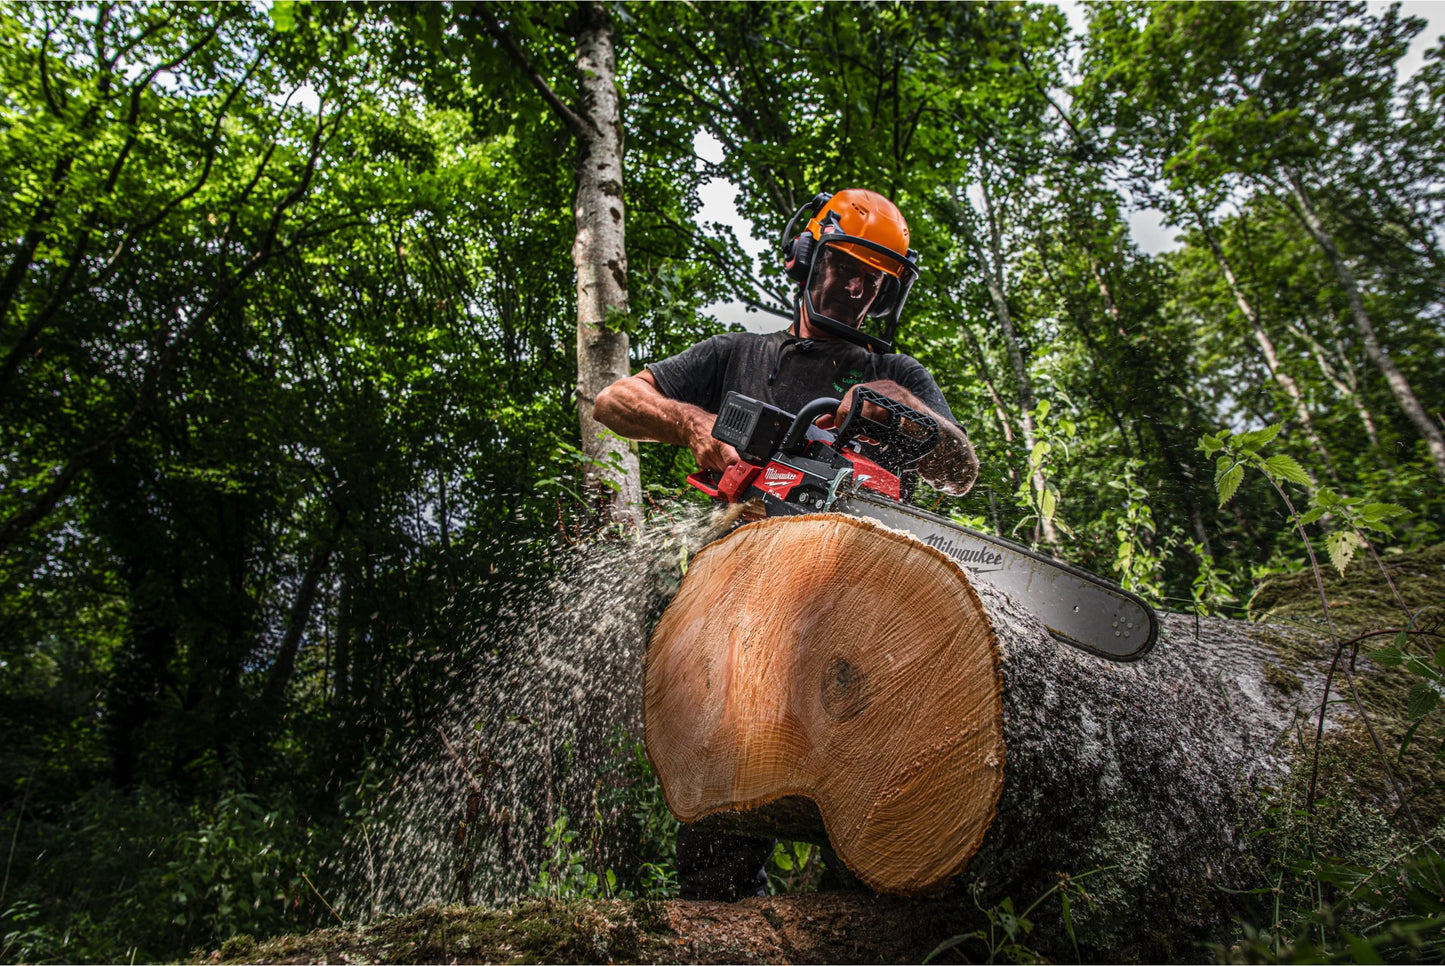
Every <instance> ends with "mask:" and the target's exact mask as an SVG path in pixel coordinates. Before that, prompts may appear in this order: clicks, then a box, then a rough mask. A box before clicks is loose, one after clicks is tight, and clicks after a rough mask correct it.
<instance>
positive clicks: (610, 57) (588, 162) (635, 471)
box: [477, 0, 642, 521]
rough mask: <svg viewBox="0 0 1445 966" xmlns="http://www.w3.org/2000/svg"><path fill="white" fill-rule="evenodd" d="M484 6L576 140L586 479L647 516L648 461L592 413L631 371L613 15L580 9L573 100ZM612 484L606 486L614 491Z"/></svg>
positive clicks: (615, 503)
mask: <svg viewBox="0 0 1445 966" xmlns="http://www.w3.org/2000/svg"><path fill="white" fill-rule="evenodd" d="M477 16H479V17H480V18H481V20H482V23H483V26H484V28H485V29H486V31H487V32H488V33H489V34H491V36H492V38H493V39H494V40H496V41H497V43H498V44H500V45H501V47H502V49H503V50H504V51H505V52H506V53H507V56H508V57H510V58H511V59H512V61H513V63H515V64H516V65H517V66H518V67H519V68H520V69H521V71H522V72H523V73H524V74H525V75H526V77H527V79H528V80H529V81H530V82H531V83H532V86H533V87H535V88H536V89H537V92H538V93H539V94H541V95H542V99H543V100H544V101H546V102H547V105H548V106H549V107H551V109H552V113H553V114H554V115H555V116H556V117H557V119H558V120H560V121H561V122H562V123H563V124H564V125H565V126H566V127H567V130H568V131H569V132H570V133H571V135H572V136H573V137H574V138H576V140H577V163H576V168H575V170H574V176H575V179H576V188H577V193H576V196H575V197H574V199H573V215H574V217H575V219H576V224H577V235H576V238H575V239H574V240H573V242H572V264H573V266H574V267H575V268H576V270H577V421H578V424H579V426H580V428H581V432H582V453H583V455H584V456H585V457H586V458H587V466H586V467H585V470H584V472H585V475H586V479H587V482H588V484H589V486H588V489H589V490H590V489H594V488H595V489H596V490H597V492H598V496H599V497H600V498H602V500H603V502H606V503H608V504H610V507H611V511H612V516H613V518H614V519H618V520H632V521H635V520H637V519H639V517H640V514H641V505H642V470H641V467H640V465H639V463H638V460H637V453H636V452H634V450H633V448H632V445H631V444H630V443H629V442H628V441H627V440H625V439H623V438H621V437H620V436H618V435H617V434H615V433H613V432H611V431H610V430H608V429H607V428H606V427H605V426H603V425H602V424H601V423H599V422H598V421H597V420H595V419H593V418H592V404H593V403H594V402H595V401H596V399H597V394H598V393H599V392H601V391H602V390H603V389H605V388H606V387H607V386H610V385H611V384H612V383H614V382H616V381H617V380H618V379H621V378H623V377H624V376H627V375H629V374H630V373H631V367H630V365H629V361H628V354H627V332H626V331H625V330H623V329H621V328H618V326H619V325H620V323H621V320H622V319H624V318H625V317H626V315H627V311H628V304H627V249H626V230H625V229H626V218H625V212H624V207H623V195H622V184H623V182H622V161H623V145H622V102H621V98H620V97H619V94H618V81H617V53H616V47H615V44H614V42H613V35H612V17H611V15H610V14H609V13H608V11H607V7H606V6H605V5H604V4H602V3H600V2H596V0H590V2H587V3H583V4H580V5H579V6H578V9H577V19H578V23H579V27H578V30H577V64H576V66H577V90H578V94H579V95H580V101H581V103H580V104H579V105H577V110H573V109H572V107H569V106H568V105H567V104H566V103H565V102H564V101H563V100H562V99H561V98H560V97H559V96H558V95H557V92H556V91H554V90H553V89H552V86H551V85H550V84H548V83H547V80H546V78H544V77H543V76H542V75H541V73H539V72H538V70H537V68H536V67H535V66H534V65H533V64H532V62H531V61H530V60H529V59H528V58H527V55H526V54H525V53H524V52H523V51H522V49H521V47H519V46H518V45H517V42H516V40H515V39H514V38H513V37H512V35H511V34H510V33H508V32H507V31H506V30H504V29H503V28H502V26H501V24H500V23H499V22H498V21H497V19H496V17H495V16H494V15H493V13H492V11H491V10H490V8H489V6H488V5H479V6H478V8H477ZM609 490H610V493H608V492H606V491H609Z"/></svg>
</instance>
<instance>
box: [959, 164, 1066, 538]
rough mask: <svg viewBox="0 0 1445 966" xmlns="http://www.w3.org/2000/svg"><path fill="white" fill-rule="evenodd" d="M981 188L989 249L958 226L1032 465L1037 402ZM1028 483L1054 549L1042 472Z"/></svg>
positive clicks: (991, 212)
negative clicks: (979, 274) (989, 313)
mask: <svg viewBox="0 0 1445 966" xmlns="http://www.w3.org/2000/svg"><path fill="white" fill-rule="evenodd" d="M980 185H981V191H982V195H983V208H984V217H985V219H986V220H987V221H988V239H989V241H988V247H987V248H985V247H984V245H983V244H982V242H981V240H980V239H979V237H978V235H977V233H975V232H974V231H973V227H972V226H971V225H970V224H969V223H968V219H967V218H960V219H959V224H960V226H961V227H962V229H963V234H964V240H965V241H966V242H967V243H968V246H969V249H970V250H971V252H972V254H973V257H974V258H976V259H977V260H978V262H979V265H980V267H981V268H982V269H983V279H984V284H985V286H987V288H988V295H989V299H990V300H991V301H992V302H993V309H994V314H995V315H996V316H998V324H999V327H1000V328H1001V329H1002V330H1003V337H1004V344H1005V345H1006V346H1008V357H1009V363H1010V365H1012V367H1013V372H1014V383H1015V385H1016V386H1017V387H1018V403H1019V424H1020V426H1021V428H1022V430H1023V437H1024V447H1025V448H1026V449H1027V450H1028V452H1029V463H1032V462H1033V451H1034V447H1035V445H1037V443H1038V433H1037V431H1036V430H1035V427H1034V407H1035V406H1036V405H1037V400H1036V399H1035V398H1034V384H1033V380H1032V379H1031V378H1030V377H1029V370H1028V366H1027V364H1026V363H1025V362H1024V355H1023V348H1022V346H1021V345H1020V344H1019V339H1018V332H1017V331H1016V330H1015V329H1014V322H1013V313H1012V312H1011V311H1010V310H1009V306H1008V294H1007V292H1006V291H1005V290H1004V281H1003V232H1002V228H1001V226H1000V225H999V221H998V212H997V211H996V210H995V208H994V205H993V198H992V197H991V196H990V195H989V192H988V186H987V184H986V183H982V182H981V183H980ZM1029 481H1030V483H1031V484H1032V486H1033V488H1034V493H1035V494H1037V496H1036V499H1037V501H1038V503H1039V526H1038V535H1039V536H1042V538H1043V542H1044V543H1046V544H1048V545H1049V546H1051V547H1057V546H1058V545H1059V528H1058V526H1057V525H1056V524H1055V523H1054V519H1053V515H1052V514H1045V513H1044V512H1043V510H1042V507H1043V498H1044V492H1045V487H1046V481H1045V479H1044V474H1043V471H1042V470H1036V471H1034V473H1033V474H1032V475H1031V476H1030V478H1029Z"/></svg>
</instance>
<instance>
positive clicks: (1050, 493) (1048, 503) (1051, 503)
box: [1039, 486, 1059, 520]
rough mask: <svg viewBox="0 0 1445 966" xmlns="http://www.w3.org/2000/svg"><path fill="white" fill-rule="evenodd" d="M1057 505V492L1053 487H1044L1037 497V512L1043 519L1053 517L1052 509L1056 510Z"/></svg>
mask: <svg viewBox="0 0 1445 966" xmlns="http://www.w3.org/2000/svg"><path fill="white" fill-rule="evenodd" d="M1058 507H1059V497H1058V494H1057V493H1055V491H1054V488H1053V487H1051V486H1049V487H1045V488H1044V492H1043V494H1042V495H1040V497H1039V514H1040V515H1041V516H1043V518H1044V519H1045V520H1052V519H1053V518H1054V511H1055V510H1057V509H1058Z"/></svg>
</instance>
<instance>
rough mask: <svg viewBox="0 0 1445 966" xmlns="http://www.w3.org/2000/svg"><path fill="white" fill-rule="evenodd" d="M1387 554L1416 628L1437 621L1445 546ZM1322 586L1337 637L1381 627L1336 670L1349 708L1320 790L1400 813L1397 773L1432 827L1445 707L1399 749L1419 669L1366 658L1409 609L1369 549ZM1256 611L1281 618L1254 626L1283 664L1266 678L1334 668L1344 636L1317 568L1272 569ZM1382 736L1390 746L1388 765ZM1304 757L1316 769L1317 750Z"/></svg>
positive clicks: (1287, 684) (1443, 785)
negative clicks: (1292, 571)
mask: <svg viewBox="0 0 1445 966" xmlns="http://www.w3.org/2000/svg"><path fill="white" fill-rule="evenodd" d="M1383 563H1384V565H1385V567H1386V568H1387V569H1388V571H1389V574H1390V578H1391V580H1392V581H1393V582H1394V585H1395V589H1396V590H1398V591H1399V594H1400V597H1401V598H1402V599H1403V600H1404V602H1405V605H1406V607H1407V608H1408V609H1409V611H1410V612H1411V614H1412V615H1414V619H1415V624H1414V627H1415V628H1416V629H1419V628H1422V627H1424V628H1429V627H1432V626H1438V625H1439V624H1440V623H1441V621H1442V620H1445V545H1441V546H1437V547H1430V548H1428V549H1425V550H1418V551H1413V552H1410V553H1402V554H1391V555H1386V556H1385V557H1384V558H1383ZM1324 586H1325V596H1326V599H1327V600H1328V601H1329V603H1330V616H1331V618H1332V619H1333V620H1334V625H1335V630H1336V632H1337V634H1338V639H1339V641H1341V642H1349V641H1352V640H1354V639H1356V638H1359V637H1360V636H1361V635H1371V634H1374V635H1376V636H1373V637H1367V638H1365V639H1364V640H1362V641H1361V642H1360V645H1359V655H1358V656H1357V659H1356V660H1355V661H1354V662H1352V663H1350V665H1349V673H1348V674H1347V673H1346V668H1345V666H1344V665H1345V662H1344V661H1342V662H1341V666H1340V667H1339V668H1337V670H1336V672H1335V675H1334V681H1333V683H1332V685H1331V687H1332V690H1331V695H1330V696H1331V698H1332V699H1340V700H1348V701H1350V702H1351V704H1352V708H1351V712H1352V713H1350V714H1345V715H1337V716H1336V718H1337V720H1340V721H1342V724H1341V726H1340V727H1336V728H1330V729H1328V730H1327V731H1326V732H1325V736H1324V740H1323V745H1322V748H1321V754H1322V756H1323V758H1324V760H1326V761H1328V762H1330V763H1332V764H1330V765H1328V766H1325V765H1322V766H1321V771H1320V777H1319V783H1320V787H1319V788H1318V789H1317V791H1316V797H1320V796H1329V795H1332V794H1336V793H1339V794H1349V795H1353V796H1356V797H1361V798H1363V799H1366V800H1369V801H1372V802H1374V803H1375V804H1376V805H1377V806H1378V807H1379V808H1382V809H1385V810H1386V811H1388V812H1391V813H1393V812H1394V811H1395V810H1396V809H1397V808H1398V807H1399V800H1398V796H1397V795H1396V792H1395V789H1394V788H1393V787H1392V783H1391V781H1390V773H1391V772H1392V773H1393V774H1394V777H1395V778H1396V780H1397V782H1398V784H1399V785H1400V787H1401V790H1402V791H1403V792H1404V793H1405V795H1406V797H1407V798H1408V800H1409V802H1410V809H1411V812H1412V813H1413V815H1414V817H1415V818H1416V819H1417V821H1418V822H1419V823H1420V824H1421V826H1422V827H1425V828H1429V827H1431V826H1433V825H1434V824H1435V823H1437V822H1438V821H1440V819H1441V818H1442V817H1445V774H1442V768H1441V762H1440V761H1439V760H1438V759H1437V758H1436V756H1435V746H1437V745H1439V737H1441V736H1440V735H1439V732H1440V729H1441V726H1442V724H1445V711H1441V710H1437V711H1436V712H1434V715H1435V716H1436V717H1437V718H1440V719H1441V722H1438V723H1437V722H1436V721H1434V720H1427V721H1426V722H1425V724H1424V725H1423V726H1422V727H1421V728H1420V729H1419V730H1418V731H1417V733H1416V735H1415V738H1414V740H1413V741H1412V743H1411V745H1410V747H1409V748H1408V749H1407V750H1406V751H1405V753H1404V754H1403V755H1401V754H1400V753H1399V752H1400V746H1401V744H1402V742H1403V740H1404V737H1405V735H1406V733H1407V732H1408V731H1409V729H1410V727H1411V725H1412V723H1413V721H1412V719H1411V718H1410V715H1409V696H1410V690H1411V688H1412V686H1414V685H1415V684H1416V683H1417V682H1419V681H1420V678H1418V677H1416V676H1415V675H1414V674H1412V673H1410V672H1409V671H1408V670H1406V669H1404V668H1398V667H1382V666H1379V665H1376V664H1374V663H1372V662H1370V661H1369V657H1368V655H1369V652H1370V651H1371V650H1372V649H1374V648H1377V647H1380V646H1383V645H1386V644H1391V643H1393V641H1392V640H1391V637H1390V635H1388V634H1380V633H1379V632H1385V631H1390V630H1392V629H1400V628H1404V627H1406V626H1407V625H1408V624H1409V623H1410V619H1411V618H1410V617H1409V616H1407V615H1406V613H1405V610H1404V609H1402V608H1401V607H1400V604H1399V602H1398V601H1397V600H1396V599H1395V591H1392V590H1391V589H1390V585H1389V584H1388V583H1387V582H1386V581H1385V579H1384V575H1383V574H1382V573H1381V570H1380V568H1379V567H1378V566H1376V565H1375V562H1374V560H1373V559H1371V558H1370V557H1369V556H1368V554H1366V555H1365V556H1363V557H1357V558H1356V560H1355V561H1354V563H1352V564H1351V566H1350V567H1349V568H1348V569H1347V570H1346V572H1345V575H1344V576H1343V577H1341V576H1340V575H1339V574H1338V573H1337V572H1336V571H1335V570H1333V569H1330V570H1328V572H1327V573H1326V575H1325V580H1324ZM1250 610H1251V614H1252V616H1254V617H1255V618H1256V619H1267V620H1270V621H1275V622H1277V623H1273V624H1270V625H1261V626H1260V627H1259V628H1258V630H1257V631H1256V637H1258V638H1259V639H1260V640H1261V642H1262V643H1265V644H1267V645H1268V646H1269V647H1270V648H1271V650H1273V651H1274V652H1275V654H1276V655H1277V656H1278V658H1279V663H1278V664H1277V665H1274V664H1269V665H1266V666H1265V680H1266V681H1267V682H1269V684H1270V685H1271V686H1273V687H1275V688H1277V689H1278V690H1280V691H1281V692H1283V693H1285V694H1293V693H1295V692H1296V691H1297V690H1299V687H1298V685H1299V683H1300V679H1301V678H1302V677H1304V676H1306V675H1307V674H1312V675H1319V674H1323V673H1325V672H1327V671H1328V669H1329V667H1330V664H1331V662H1332V661H1333V660H1334V657H1335V652H1336V648H1337V647H1338V646H1339V645H1338V644H1337V643H1335V642H1334V641H1332V640H1331V639H1330V636H1329V633H1328V625H1327V623H1326V622H1325V618H1324V609H1323V607H1322V606H1321V604H1320V595H1319V590H1318V587H1317V585H1316V583H1315V579H1314V576H1313V574H1312V573H1310V572H1309V571H1306V572H1303V573H1299V574H1290V575H1288V576H1279V577H1272V578H1270V579H1269V580H1268V581H1266V582H1265V583H1264V584H1262V585H1261V586H1260V588H1259V589H1258V591H1256V593H1255V596H1254V599H1253V600H1252V601H1251V602H1250ZM1412 646H1414V647H1419V646H1421V645H1418V644H1417V645H1412ZM1353 649H1354V647H1353V645H1352V646H1351V648H1350V650H1353ZM1351 678H1353V684H1352V683H1351ZM1361 706H1363V708H1364V709H1365V710H1366V712H1367V713H1368V715H1369V721H1370V723H1371V724H1372V725H1373V727H1374V732H1375V736H1374V737H1372V736H1371V734H1370V729H1369V728H1367V727H1366V724H1365V721H1364V720H1363V719H1362V718H1361V716H1360V713H1359V708H1360V707H1361ZM1316 713H1317V712H1316ZM1311 725H1312V723H1311ZM1306 730H1308V731H1310V732H1313V730H1314V729H1313V727H1312V726H1310V727H1307V728H1306ZM1375 737H1378V739H1379V742H1380V745H1381V746H1383V748H1384V750H1385V752H1386V756H1385V757H1387V758H1388V769H1389V772H1387V770H1386V769H1387V765H1386V761H1385V759H1384V758H1382V756H1381V754H1380V752H1379V750H1378V749H1377V747H1376V745H1375ZM1303 764H1304V766H1305V767H1306V768H1309V769H1312V768H1313V764H1312V758H1310V757H1309V756H1307V760H1305V761H1304V762H1303Z"/></svg>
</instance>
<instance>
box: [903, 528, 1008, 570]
mask: <svg viewBox="0 0 1445 966" xmlns="http://www.w3.org/2000/svg"><path fill="white" fill-rule="evenodd" d="M923 542H924V543H926V544H928V545H929V546H930V547H933V548H935V549H937V550H942V551H943V552H944V553H946V554H948V555H949V556H950V557H952V558H953V559H954V560H957V561H958V562H959V563H966V564H989V565H991V566H995V567H997V566H1001V565H1002V564H1003V554H1001V553H999V552H998V551H997V550H990V549H988V548H987V547H982V548H973V547H960V546H958V545H956V544H955V543H954V542H953V541H952V540H950V539H949V538H948V537H945V536H943V535H942V534H939V533H935V534H933V535H932V536H930V537H928V538H927V539H926V540H924V541H923Z"/></svg>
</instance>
